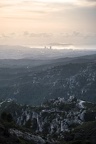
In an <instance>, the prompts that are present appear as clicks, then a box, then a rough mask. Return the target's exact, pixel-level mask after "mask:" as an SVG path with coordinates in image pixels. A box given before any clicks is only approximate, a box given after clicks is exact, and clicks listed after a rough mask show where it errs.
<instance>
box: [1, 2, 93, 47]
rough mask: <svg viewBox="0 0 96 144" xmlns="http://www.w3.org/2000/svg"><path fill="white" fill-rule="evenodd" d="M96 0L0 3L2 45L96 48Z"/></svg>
mask: <svg viewBox="0 0 96 144" xmlns="http://www.w3.org/2000/svg"><path fill="white" fill-rule="evenodd" d="M95 27H96V1H95V0H34V1H33V0H0V45H2V44H5V45H47V44H49V43H56V42H57V43H65V44H66V43H67V44H70V43H71V44H72V45H96V28H95Z"/></svg>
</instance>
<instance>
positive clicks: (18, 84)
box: [0, 57, 96, 105]
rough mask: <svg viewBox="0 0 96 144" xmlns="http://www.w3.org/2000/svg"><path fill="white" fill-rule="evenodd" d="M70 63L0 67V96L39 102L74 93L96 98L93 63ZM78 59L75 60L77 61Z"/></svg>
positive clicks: (95, 68) (83, 98) (84, 97)
mask: <svg viewBox="0 0 96 144" xmlns="http://www.w3.org/2000/svg"><path fill="white" fill-rule="evenodd" d="M92 59H93V57H92V58H91V62H84V63H80V62H79V63H69V64H64V65H63V64H62V63H61V65H60V63H59V66H58V64H57V65H53V66H50V67H49V65H48V66H47V65H46V67H45V66H44V67H43V66H42V67H36V68H34V69H33V68H28V67H27V68H0V99H1V100H2V99H6V98H11V99H15V100H17V101H18V102H19V103H23V104H24V103H25V104H31V105H38V104H41V103H42V102H44V101H46V100H48V99H50V98H57V97H58V96H59V97H64V98H65V99H68V98H69V96H75V97H77V98H80V99H82V100H87V101H91V102H96V88H95V87H96V63H95V58H94V59H93V60H92ZM76 61H77V60H75V62H76Z"/></svg>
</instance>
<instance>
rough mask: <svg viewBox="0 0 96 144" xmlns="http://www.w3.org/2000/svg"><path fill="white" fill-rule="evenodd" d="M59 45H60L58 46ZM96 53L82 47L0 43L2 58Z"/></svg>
mask: <svg viewBox="0 0 96 144" xmlns="http://www.w3.org/2000/svg"><path fill="white" fill-rule="evenodd" d="M57 47H59V46H57ZM90 54H96V50H95V49H94V50H91V49H90V50H86V49H85V50H84V49H82V50H80V49H76V50H74V49H67V48H65V47H64V49H60V50H59V49H52V48H51V49H48V48H29V47H24V46H7V45H0V59H35V60H37V59H39V60H50V59H58V58H66V57H78V56H84V55H90Z"/></svg>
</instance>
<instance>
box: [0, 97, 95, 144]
mask: <svg viewBox="0 0 96 144" xmlns="http://www.w3.org/2000/svg"><path fill="white" fill-rule="evenodd" d="M0 114H1V117H0V144H13V143H14V144H96V119H95V118H96V104H93V103H89V102H85V101H82V100H79V99H76V98H75V97H70V98H69V99H68V100H67V101H66V100H64V98H57V99H51V100H49V101H47V102H46V103H44V104H43V105H41V106H39V107H31V106H28V105H20V104H17V103H16V102H15V101H12V100H8V101H2V102H0Z"/></svg>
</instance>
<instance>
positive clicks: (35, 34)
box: [23, 31, 52, 38]
mask: <svg viewBox="0 0 96 144" xmlns="http://www.w3.org/2000/svg"><path fill="white" fill-rule="evenodd" d="M23 35H24V36H27V37H34V38H36V37H37V38H38V37H40V38H41V37H42V38H48V37H51V36H52V34H51V33H29V32H28V31H25V32H24V33H23Z"/></svg>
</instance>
